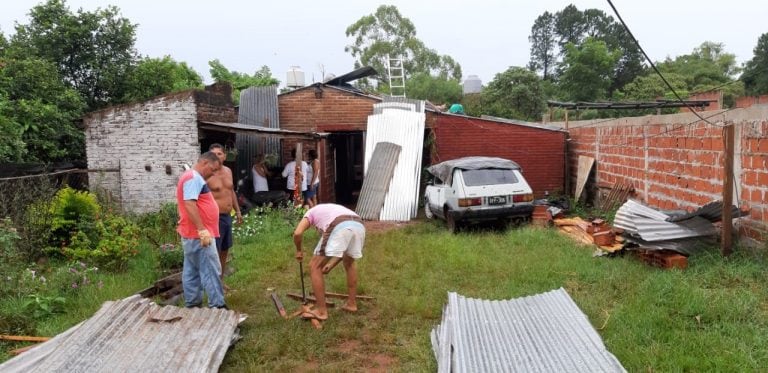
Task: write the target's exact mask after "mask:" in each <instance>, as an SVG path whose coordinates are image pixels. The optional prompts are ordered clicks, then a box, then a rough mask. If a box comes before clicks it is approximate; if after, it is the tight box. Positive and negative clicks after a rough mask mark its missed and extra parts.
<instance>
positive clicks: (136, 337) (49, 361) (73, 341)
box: [0, 295, 239, 372]
mask: <svg viewBox="0 0 768 373" xmlns="http://www.w3.org/2000/svg"><path fill="white" fill-rule="evenodd" d="M176 317H180V319H178V320H177V321H172V320H174V318H176ZM238 317H239V316H238V314H237V313H235V312H234V311H228V310H223V309H208V308H179V307H173V306H166V307H160V306H158V305H156V304H154V303H151V302H150V301H149V300H148V299H143V298H141V297H140V296H138V295H134V296H132V297H129V298H125V299H122V300H118V301H114V302H105V303H104V304H103V305H102V306H101V309H99V311H97V312H96V314H94V315H93V317H91V318H90V319H88V320H85V321H83V322H82V323H80V324H78V325H76V326H74V327H72V328H70V329H69V330H67V331H66V332H64V333H61V334H59V335H57V336H56V337H54V338H52V339H51V340H49V341H47V342H45V343H42V344H40V345H39V346H37V347H35V348H33V349H30V350H29V351H27V352H25V353H23V354H21V355H19V356H17V357H15V358H13V359H11V360H8V361H6V362H5V363H3V364H1V365H0V371H2V372H94V371H98V372H159V371H163V372H166V371H167V372H216V371H218V369H219V366H220V365H221V362H222V361H223V360H224V355H225V354H226V353H227V349H228V348H229V346H230V344H231V343H232V341H233V339H234V338H235V337H236V329H237V324H238ZM152 319H155V320H161V321H152ZM162 320H166V321H162Z"/></svg>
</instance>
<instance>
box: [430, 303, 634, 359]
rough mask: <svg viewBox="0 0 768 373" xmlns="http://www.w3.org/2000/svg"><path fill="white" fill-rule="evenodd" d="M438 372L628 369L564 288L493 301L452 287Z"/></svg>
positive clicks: (440, 329)
mask: <svg viewBox="0 0 768 373" xmlns="http://www.w3.org/2000/svg"><path fill="white" fill-rule="evenodd" d="M431 338H432V343H433V350H434V352H435V354H436V359H437V363H438V372H624V371H625V370H624V368H623V367H622V365H621V363H620V362H619V361H618V360H617V359H616V357H615V356H613V354H611V353H610V352H609V351H608V350H607V349H606V348H605V345H604V344H603V341H602V339H601V338H600V335H599V334H597V332H596V331H595V330H594V328H593V327H592V325H591V324H590V323H589V320H588V319H587V317H586V315H584V313H583V312H581V310H580V309H579V307H578V306H577V305H576V303H574V302H573V300H572V299H571V298H570V296H568V293H567V292H566V291H565V290H564V289H562V288H561V289H558V290H553V291H550V292H547V293H543V294H538V295H534V296H530V297H523V298H517V299H512V300H501V301H491V300H482V299H472V298H466V297H463V296H461V295H458V294H456V293H448V304H447V305H446V307H445V310H444V312H443V320H442V323H441V324H440V325H438V326H437V327H436V328H435V329H433V331H432V336H431Z"/></svg>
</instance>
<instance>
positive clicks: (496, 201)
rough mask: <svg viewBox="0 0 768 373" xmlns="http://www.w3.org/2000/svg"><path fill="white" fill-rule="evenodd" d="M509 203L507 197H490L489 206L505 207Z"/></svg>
mask: <svg viewBox="0 0 768 373" xmlns="http://www.w3.org/2000/svg"><path fill="white" fill-rule="evenodd" d="M505 203H507V197H506V196H492V197H488V204H489V205H503V204H505Z"/></svg>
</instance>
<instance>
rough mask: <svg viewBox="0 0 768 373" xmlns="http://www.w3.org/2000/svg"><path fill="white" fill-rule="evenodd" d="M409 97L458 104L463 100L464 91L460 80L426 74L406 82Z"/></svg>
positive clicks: (419, 74)
mask: <svg viewBox="0 0 768 373" xmlns="http://www.w3.org/2000/svg"><path fill="white" fill-rule="evenodd" d="M405 92H406V93H407V94H408V97H410V98H414V99H417V100H428V101H430V102H433V103H437V104H441V103H456V102H459V101H460V100H461V96H462V89H461V84H459V81H458V80H455V79H448V78H445V77H434V76H432V75H429V74H425V73H418V74H415V75H412V76H410V77H409V78H408V80H407V81H406V82H405Z"/></svg>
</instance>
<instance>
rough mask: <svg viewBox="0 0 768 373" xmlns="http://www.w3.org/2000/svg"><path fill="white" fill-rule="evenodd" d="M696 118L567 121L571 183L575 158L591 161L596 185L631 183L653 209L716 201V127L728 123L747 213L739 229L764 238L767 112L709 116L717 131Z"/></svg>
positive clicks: (719, 151) (719, 155)
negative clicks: (733, 134) (588, 158)
mask: <svg viewBox="0 0 768 373" xmlns="http://www.w3.org/2000/svg"><path fill="white" fill-rule="evenodd" d="M713 114H715V113H713V112H706V113H705V115H706V116H712V115H713ZM697 119H698V118H696V117H695V116H694V115H693V114H692V113H683V114H673V115H662V116H646V117H637V118H620V119H616V120H612V121H607V122H606V121H604V120H603V121H602V122H601V121H582V122H571V123H569V132H570V136H571V139H572V140H571V143H570V150H569V170H570V176H571V185H574V184H575V180H576V171H577V167H578V157H579V155H586V156H590V157H593V158H595V160H596V163H595V164H596V167H597V169H596V177H597V180H596V181H597V182H598V183H609V184H613V183H615V182H617V181H619V180H628V181H631V182H632V183H633V185H634V187H635V189H636V193H637V195H636V197H637V198H639V199H640V200H642V201H644V202H645V203H647V204H648V205H650V206H652V207H656V208H661V209H686V210H693V209H695V208H697V207H700V206H701V205H703V204H706V203H708V202H711V201H715V200H721V199H722V190H723V185H722V184H723V161H724V152H723V149H724V144H723V140H722V137H723V128H722V127H720V126H721V125H724V124H734V125H735V132H736V141H735V148H736V149H735V157H734V173H735V180H736V181H737V186H736V187H735V190H734V198H739V201H738V203H739V204H740V205H741V206H742V207H745V208H749V209H750V211H751V213H750V216H749V217H748V218H745V219H742V220H741V222H740V228H741V232H742V233H743V234H745V235H747V236H749V237H752V238H756V239H761V240H764V239H765V237H764V236H763V235H764V234H766V233H768V202H767V201H766V200H768V107H765V106H762V107H752V108H749V109H735V110H731V111H725V112H722V114H720V115H714V116H712V117H711V118H710V119H709V120H710V121H711V122H715V123H717V124H719V125H717V126H713V125H709V124H707V123H704V122H701V121H698V122H697ZM691 123H693V124H691Z"/></svg>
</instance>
